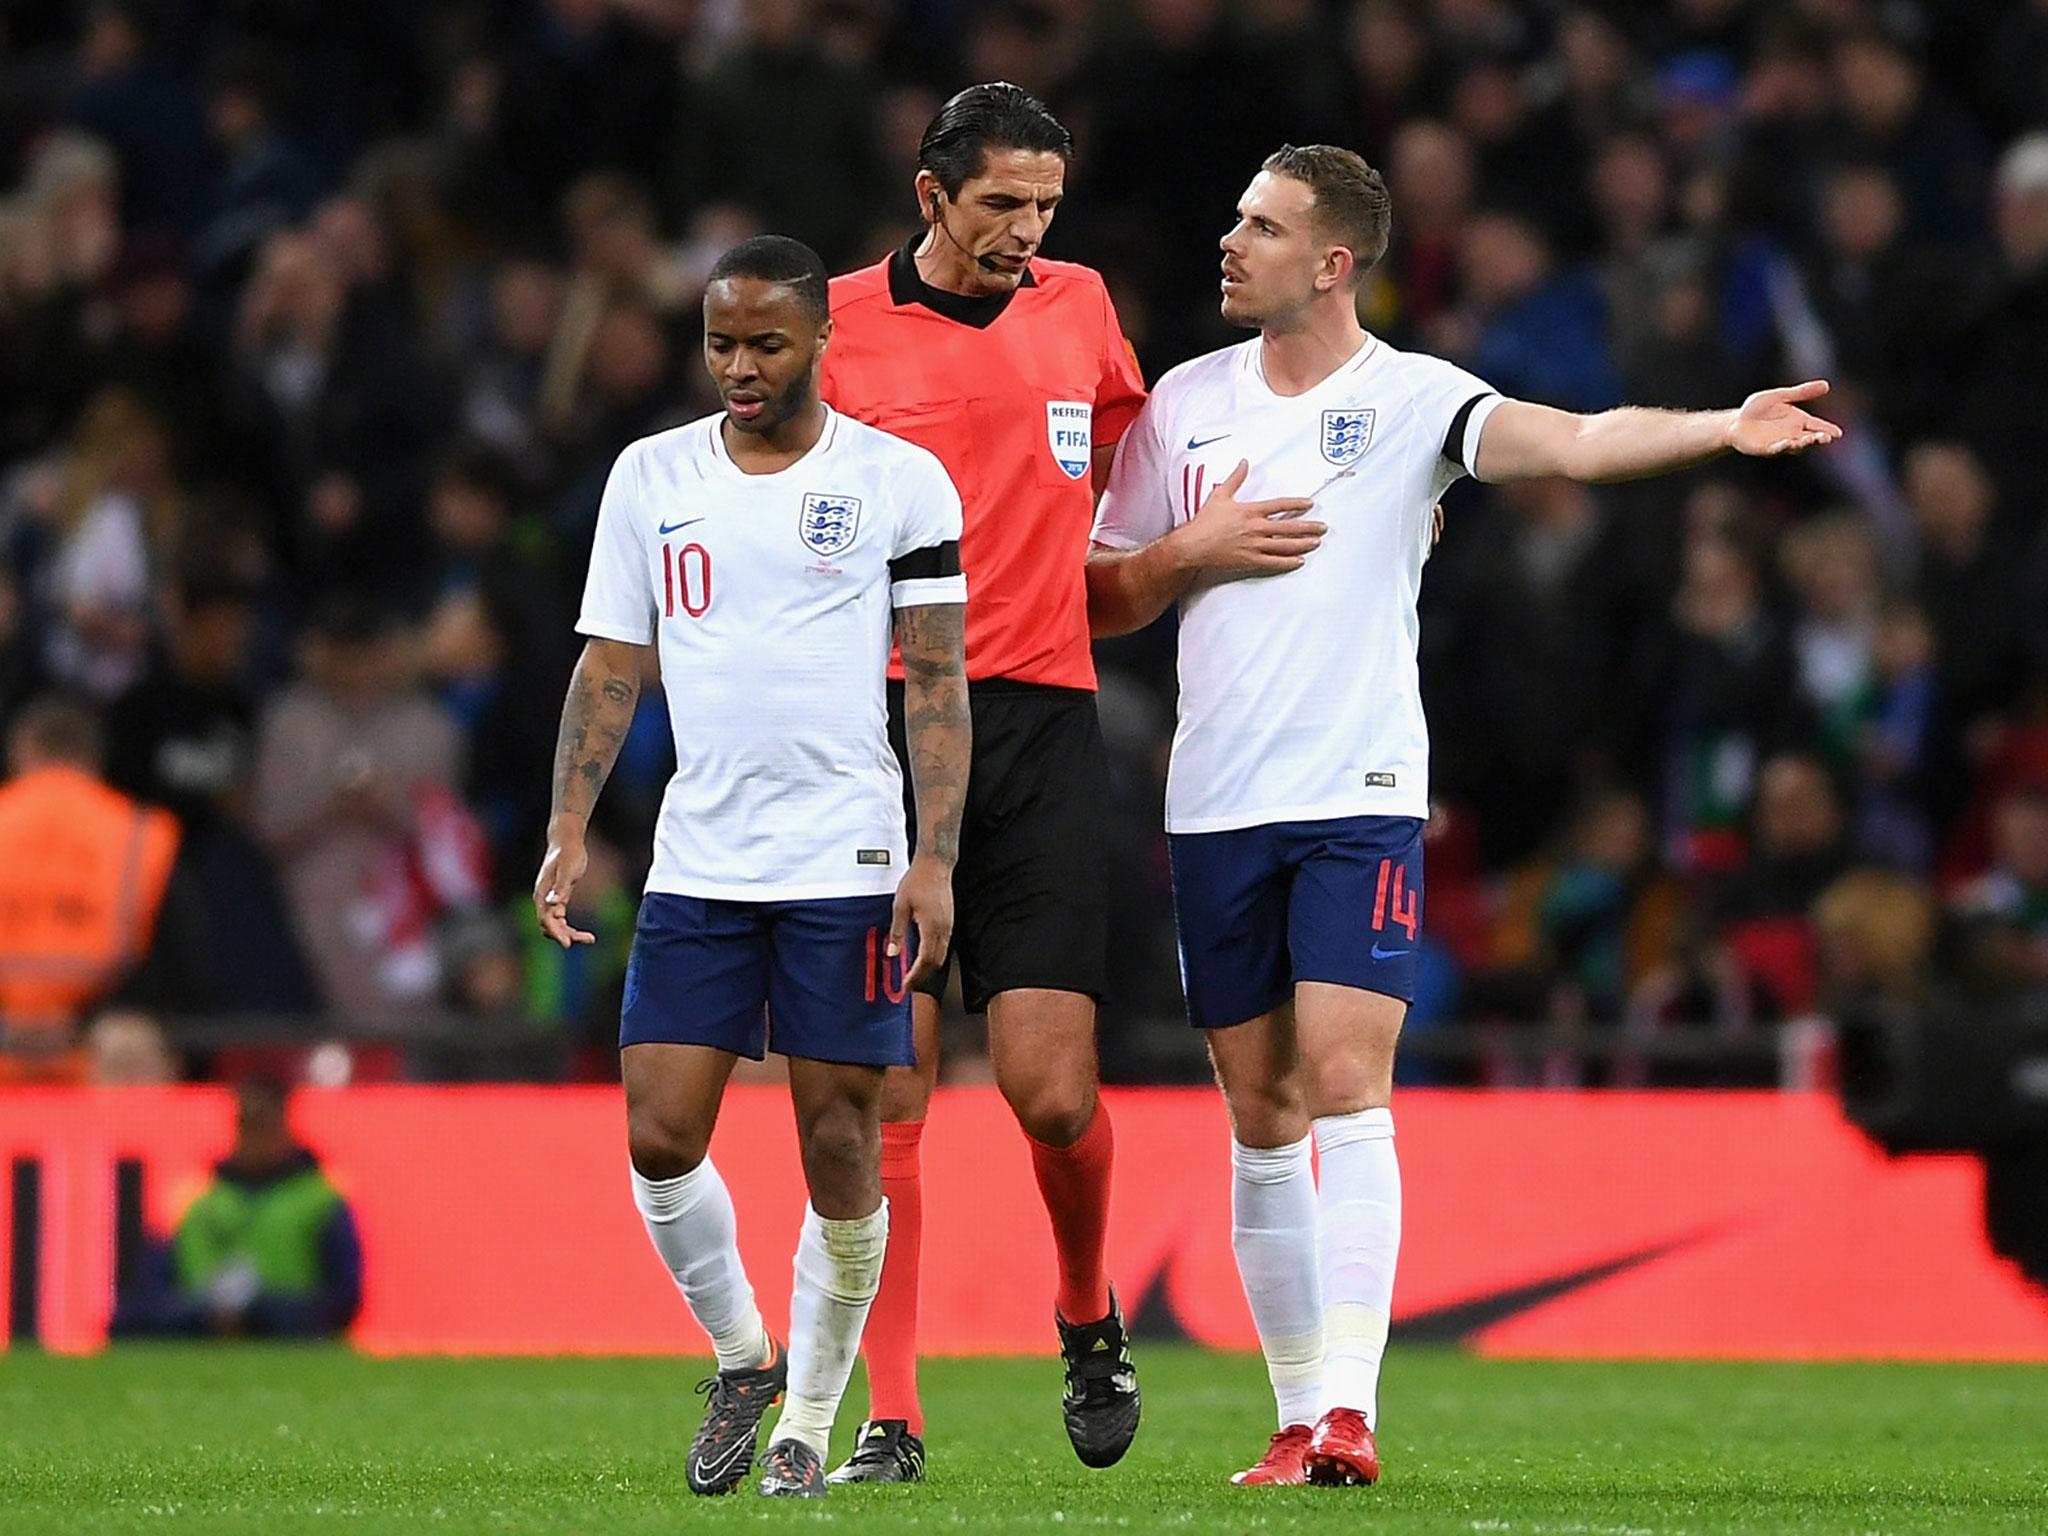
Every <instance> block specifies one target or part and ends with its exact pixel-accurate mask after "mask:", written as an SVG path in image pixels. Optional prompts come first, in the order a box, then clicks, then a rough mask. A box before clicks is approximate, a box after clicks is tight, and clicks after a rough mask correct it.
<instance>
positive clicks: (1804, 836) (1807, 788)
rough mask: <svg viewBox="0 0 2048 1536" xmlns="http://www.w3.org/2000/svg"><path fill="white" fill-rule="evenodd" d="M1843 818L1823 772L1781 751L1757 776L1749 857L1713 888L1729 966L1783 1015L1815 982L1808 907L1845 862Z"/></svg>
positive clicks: (1712, 903) (1807, 998) (1800, 1004)
mask: <svg viewBox="0 0 2048 1536" xmlns="http://www.w3.org/2000/svg"><path fill="white" fill-rule="evenodd" d="M1845 830H1846V818H1845V816H1844V814H1843V810H1842V804H1841V797H1840V794H1839V793H1838V791H1837V789H1836V787H1835V783H1834V780H1833V779H1832V778H1831V777H1830V775H1829V773H1828V770H1827V767H1826V765H1825V764H1824V763H1822V762H1821V760H1820V759H1819V758H1817V757H1812V756H1808V755H1804V754H1799V753H1784V754H1781V755H1779V756H1777V757H1773V758H1772V759H1770V761H1768V762H1766V763H1765V764H1764V766H1763V770H1762V772H1761V773H1760V774H1758V776H1757V794H1756V812H1755V815H1754V817H1753V820H1752V826H1751V831H1750V846H1749V856H1748V858H1747V859H1746V860H1745V861H1744V863H1743V865H1742V866H1741V868H1739V869H1737V870H1735V871H1734V872H1733V873H1732V874H1730V875H1729V876H1727V877H1726V878H1725V879H1723V880H1721V881H1719V882H1718V883H1717V884H1715V885H1714V886H1713V887H1712V894H1711V897H1710V900H1709V904H1708V908H1707V911H1708V915H1709V916H1710V918H1711V919H1712V922H1713V925H1714V928H1715V929H1716V930H1717V932H1718V933H1719V935H1720V939H1721V942H1722V943H1723V944H1725V946H1726V948H1727V950H1728V952H1729V953H1730V955H1731V956H1732V958H1733V960H1734V963H1735V964H1736V966H1737V967H1738V968H1739V969H1740V971H1741V972H1742V973H1743V974H1744V975H1746V976H1748V977H1749V978H1751V980H1752V981H1753V982H1754V983H1755V984H1756V985H1758V986H1759V987H1761V988H1762V990H1763V991H1764V992H1765V993H1766V994H1767V995H1768V996H1769V997H1770V999H1771V1001H1772V1003H1773V1004H1774V1005H1775V1007H1776V1008H1777V1010H1778V1011H1779V1012H1781V1013H1783V1014H1796V1013H1803V1012H1805V1011H1806V1010H1807V1009H1808V1008H1810V1007H1812V1006H1813V1001H1814V998H1815V996H1816V993H1817V989H1818V985H1819V976H1818V965H1819V952H1818V940H1817V938H1816V936H1815V934H1814V931H1813V924H1812V912H1813V904H1814V902H1815V901H1816V900H1818V899H1819V896H1820V893H1821V892H1822V891H1823V890H1825V889H1826V888H1827V887H1828V885H1829V883H1830V882H1832V881H1833V880H1834V879H1835V878H1836V876H1838V875H1840V874H1841V873H1842V871H1843V870H1844V868H1845V867H1846V866H1847V863H1848V852H1847V847H1846V841H1845Z"/></svg>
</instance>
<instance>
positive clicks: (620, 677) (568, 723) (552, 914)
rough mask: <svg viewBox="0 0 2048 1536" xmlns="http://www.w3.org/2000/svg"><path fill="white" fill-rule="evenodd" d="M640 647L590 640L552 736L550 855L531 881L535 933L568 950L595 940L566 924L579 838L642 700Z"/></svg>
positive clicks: (584, 859)
mask: <svg viewBox="0 0 2048 1536" xmlns="http://www.w3.org/2000/svg"><path fill="white" fill-rule="evenodd" d="M646 649H647V647H646V646H644V645H627V644H625V643H624V642H623V641H619V640H590V641H586V642H585V644H584V646H583V655H582V656H581V657H580V658H579V659H578V660H577V662H576V671H575V674H574V676H572V677H571V678H570V679H569V697H568V700H567V702H566V703H564V704H563V706H562V729H561V734H560V735H559V736H557V737H556V739H555V789H554V799H553V802H552V805H551V808H550V810H549V813H548V851H547V857H546V858H545V859H543V860H542V861H541V866H540V877H539V878H538V879H537V880H535V881H534V882H533V910H534V914H535V915H536V916H537V917H538V918H539V919H540V927H541V932H543V933H545V934H546V935H547V936H548V937H549V938H551V939H553V940H554V941H555V942H556V943H557V944H559V945H561V946H562V947H563V948H564V949H567V948H568V947H569V946H570V945H571V944H589V943H592V942H594V936H593V935H591V934H588V933H584V932H583V931H581V930H580V929H576V928H571V927H570V926H569V898H570V896H571V895H573V894H574V893H575V890H576V882H577V881H579V880H581V879H582V878H583V872H584V870H585V869H586V868H587V867H588V866H589V863H590V859H589V855H588V854H587V853H586V852H585V851H584V847H583V833H584V829H585V828H586V827H588V826H589V824H590V812H591V810H592V809H593V808H594V807H595V806H596V804H597V795H598V791H599V790H601V789H603V788H604V781H605V780H606V779H607V778H609V777H611V771H612V764H613V763H615V762H617V761H618V758H619V747H620V745H621V743H623V742H624V741H625V739H626V731H627V729H628V728H629V727H630V726H631V725H632V723H633V710H634V708H635V707H636V706H637V705H638V704H639V702H640V655H641V652H643V651H645V650H646Z"/></svg>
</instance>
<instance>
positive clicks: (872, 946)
mask: <svg viewBox="0 0 2048 1536" xmlns="http://www.w3.org/2000/svg"><path fill="white" fill-rule="evenodd" d="M888 949H889V936H888V934H886V933H884V932H883V931H882V930H881V929H879V928H870V929H869V930H868V967H867V970H868V980H867V1000H868V1001H869V1002H871V1003H872V1002H874V1001H875V999H876V995H877V991H878V990H879V993H880V995H881V996H882V997H884V998H886V999H888V1001H890V1002H892V1003H900V1002H902V1001H903V999H904V997H905V996H906V995H908V993H909V991H910V975H909V972H910V953H909V951H910V945H909V943H908V942H907V941H906V942H905V944H904V946H903V949H904V952H903V953H902V954H900V955H896V956H893V957H892V956H891V955H890V954H889V953H888ZM891 969H894V971H895V972H896V976H895V979H894V980H893V981H892V980H891V979H890V976H889V972H890V970H891Z"/></svg>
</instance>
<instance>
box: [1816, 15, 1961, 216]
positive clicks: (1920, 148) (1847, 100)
mask: <svg viewBox="0 0 2048 1536" xmlns="http://www.w3.org/2000/svg"><path fill="white" fill-rule="evenodd" d="M1829 62H1830V65H1831V67H1832V69H1833V71H1834V84H1835V90H1836V95H1837V99H1838V101H1839V102H1840V122H1839V125H1838V128H1837V138H1836V155H1837V157H1838V158H1841V159H1866V160H1879V161H1881V162H1883V163H1884V164H1885V165H1886V166H1888V167H1889V168H1890V170H1891V172H1892V174H1893V176H1894V177H1896V178H1897V180H1898V184H1899V189H1900V192H1901V193H1902V194H1903V197H1904V200H1905V206H1906V213H1907V218H1908V220H1909V222H1910V224H1911V226H1912V229H1913V231H1914V233H1916V234H1918V235H1920V236H1922V237H1924V238H1926V239H1929V240H1935V241H1946V242H1950V243H1953V244H1957V245H1966V244H1968V243H1969V242H1971V241H1972V240H1974V239H1975V238H1976V236H1977V234H1978V232H1979V231H1980V230H1981V229H1982V228H1983V227H1984V175H1983V155H1982V152H1981V151H1980V149H1979V147H1978V144H1977V138H1976V135H1975V134H1974V133H1972V132H1971V131H1970V129H1969V127H1968V126H1967V125H1966V124H1965V123H1964V122H1963V121H1962V120H1961V119H1960V118H1958V117H1957V116H1956V115H1955V114H1954V113H1953V112H1952V111H1951V110H1950V109H1949V108H1948V106H1947V105H1946V104H1945V103H1944V102H1941V101H1939V100H1937V99H1935V98H1934V97H1933V96H1931V95H1930V93H1929V91H1928V89H1927V82H1926V79H1925V77H1924V76H1923V75H1922V73H1921V68H1920V64H1919V61H1918V60H1916V59H1915V58H1914V57H1913V54H1912V52H1911V51H1910V50H1909V49H1908V48H1907V47H1906V46H1905V45H1904V44H1903V43H1902V42H1900V41H1899V40H1898V39H1896V38H1894V37H1893V36H1891V35H1890V34H1889V33H1887V32H1885V31H1883V30H1881V29H1880V28H1877V27H1858V28H1854V29H1851V30H1850V31H1848V32H1846V33H1844V34H1843V35H1842V36H1841V37H1840V38H1839V39H1838V40H1837V41H1836V43H1835V45H1834V50H1833V54H1832V57H1831V58H1830V60H1829Z"/></svg>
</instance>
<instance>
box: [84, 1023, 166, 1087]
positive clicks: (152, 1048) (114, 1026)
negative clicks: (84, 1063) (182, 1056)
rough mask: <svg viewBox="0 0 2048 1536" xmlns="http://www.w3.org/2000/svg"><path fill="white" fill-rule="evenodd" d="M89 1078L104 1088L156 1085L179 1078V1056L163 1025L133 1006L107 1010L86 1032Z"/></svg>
mask: <svg viewBox="0 0 2048 1536" xmlns="http://www.w3.org/2000/svg"><path fill="white" fill-rule="evenodd" d="M85 1044H86V1049H87V1050H88V1051H90V1052H91V1053H92V1080H93V1082H94V1083H95V1084H97V1085H98V1086H100V1087H102V1088H107V1087H126V1088H137V1087H157V1086H161V1085H163V1084H166V1083H175V1082H177V1081H178V1078H179V1069H178V1058H177V1055H176V1053H175V1052H173V1051H172V1049H171V1043H170V1041H169V1039H168V1038H166V1036H165V1035H164V1031H163V1026H162V1025H160V1024H159V1023H157V1021H156V1020H155V1019H153V1018H151V1017H150V1016H149V1015H148V1014H146V1013H142V1012H139V1011H137V1010H135V1009H130V1008H121V1009H110V1010H108V1011H107V1012H105V1013H103V1014H101V1015H100V1016H99V1017H98V1018H96V1019H94V1020H93V1021H92V1027H91V1028H90V1029H88V1030H87V1031H86V1032H85Z"/></svg>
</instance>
